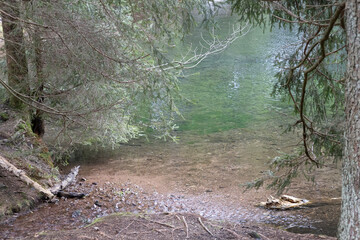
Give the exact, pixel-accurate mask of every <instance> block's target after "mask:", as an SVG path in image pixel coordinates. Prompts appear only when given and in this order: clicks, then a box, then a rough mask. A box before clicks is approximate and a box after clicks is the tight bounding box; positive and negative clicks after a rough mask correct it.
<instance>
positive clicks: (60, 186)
mask: <svg viewBox="0 0 360 240" xmlns="http://www.w3.org/2000/svg"><path fill="white" fill-rule="evenodd" d="M79 168H80V166H77V167H74V168H73V169H71V172H70V173H69V174H68V175H67V177H66V178H65V179H64V180H63V181H61V182H60V183H58V184H55V186H53V187H52V188H51V189H50V191H51V192H52V193H53V194H54V195H57V193H58V192H59V191H61V190H63V189H65V188H66V187H67V186H68V185H69V184H70V183H72V182H73V181H75V178H76V176H77V175H78V173H79Z"/></svg>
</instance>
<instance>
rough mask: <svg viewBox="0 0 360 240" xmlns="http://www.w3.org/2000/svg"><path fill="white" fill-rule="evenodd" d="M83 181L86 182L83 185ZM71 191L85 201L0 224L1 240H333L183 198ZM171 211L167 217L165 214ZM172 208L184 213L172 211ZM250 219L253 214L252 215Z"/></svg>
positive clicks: (107, 187) (117, 190) (123, 190)
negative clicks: (201, 208)
mask: <svg viewBox="0 0 360 240" xmlns="http://www.w3.org/2000/svg"><path fill="white" fill-rule="evenodd" d="M83 180H85V179H83ZM69 190H70V191H77V192H79V191H80V192H85V193H86V194H87V196H86V197H85V198H84V199H66V198H62V199H60V201H59V202H57V203H44V204H42V205H40V206H39V207H37V208H34V209H33V210H32V211H29V212H27V213H19V214H15V215H13V216H8V217H7V218H6V219H3V221H2V223H1V224H0V238H1V239H62V240H72V239H144V240H148V239H264V240H268V239H286V240H290V239H304V240H306V239H308V240H312V239H335V238H332V237H329V236H325V235H315V234H295V233H291V232H287V231H285V230H282V229H280V228H275V227H271V226H267V225H264V224H259V223H255V222H246V221H244V222H230V221H223V220H209V219H207V218H204V217H202V216H201V215H199V214H195V213H190V212H191V210H189V209H186V208H187V206H185V205H183V206H181V203H180V204H179V202H178V201H177V200H179V199H184V198H185V197H184V196H175V195H171V196H167V197H164V196H162V195H161V194H156V193H155V194H150V193H149V192H147V191H146V190H144V189H142V188H141V187H139V186H138V185H135V184H131V183H126V184H123V185H120V186H119V185H117V184H115V183H110V182H106V183H95V182H89V181H88V180H86V181H79V182H78V183H77V184H74V185H72V186H71V187H70V189H69ZM165 208H166V209H167V210H168V211H164V209H165ZM170 208H179V209H180V208H183V211H173V210H172V209H170ZM250 214H251V213H250ZM254 214H257V213H255V212H254Z"/></svg>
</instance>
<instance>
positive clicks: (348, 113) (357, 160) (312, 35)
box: [230, 0, 360, 240]
mask: <svg viewBox="0 0 360 240" xmlns="http://www.w3.org/2000/svg"><path fill="white" fill-rule="evenodd" d="M230 1H231V2H232V4H233V9H234V10H235V11H236V12H238V13H239V14H240V16H241V17H243V18H246V19H249V20H250V21H252V22H254V23H257V24H260V25H262V26H267V24H268V23H267V22H270V24H271V26H275V25H279V26H281V27H285V26H289V28H290V29H292V30H293V31H297V33H298V34H299V40H301V44H300V45H299V47H298V48H297V49H296V51H294V52H293V53H290V54H289V55H288V56H286V55H282V56H280V57H279V64H280V65H281V66H283V70H282V71H281V72H279V74H278V83H277V85H276V87H275V92H283V93H284V92H287V96H288V98H290V99H291V100H292V101H293V103H294V106H295V112H296V113H297V114H298V116H299V120H298V121H297V122H296V123H295V125H300V127H301V130H302V133H303V134H302V135H303V139H302V142H303V146H304V151H303V152H304V157H305V158H298V159H295V160H294V159H293V158H285V159H284V160H280V161H279V162H280V164H279V165H278V166H283V165H284V164H285V165H288V166H290V167H291V168H290V169H292V170H290V172H289V174H288V175H287V177H285V180H278V179H279V178H278V177H274V178H275V181H274V184H275V185H276V184H278V185H279V184H280V186H281V185H284V184H287V183H288V182H289V181H288V179H289V176H290V178H291V175H293V176H296V170H297V169H298V168H299V166H300V165H303V164H306V163H313V164H314V165H316V166H322V164H323V161H324V160H323V159H324V157H323V156H326V155H330V156H334V157H338V156H342V206H341V218H340V223H339V229H338V230H339V232H338V238H339V239H341V240H347V239H360V225H359V219H360V198H359V192H360V185H359V179H360V177H359V176H360V154H359V153H360V151H359V149H360V141H359V139H360V121H359V116H360V88H359V81H360V79H359V76H360V70H359V61H360V59H359V56H360V38H359V36H360V26H359V16H360V8H359V1H355V0H347V1H335V0H334V1H320V0H318V1H316V0H314V1H310V0H309V1H290V0H289V1H285V0H284V1H256V2H255V1H246V0H230ZM268 17H270V20H268V19H269V18H268ZM343 133H344V134H343ZM342 136H344V137H342ZM342 149H344V151H341V150H342ZM303 159H304V160H303ZM302 161H303V162H302ZM276 164H277V163H276ZM271 174H272V173H271Z"/></svg>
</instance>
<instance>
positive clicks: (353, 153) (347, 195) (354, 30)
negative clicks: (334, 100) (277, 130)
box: [339, 0, 360, 240]
mask: <svg viewBox="0 0 360 240" xmlns="http://www.w3.org/2000/svg"><path fill="white" fill-rule="evenodd" d="M359 5H360V4H359V0H347V2H346V34H347V51H348V65H347V82H346V92H345V113H346V129H345V155H344V159H343V177H342V206H341V219H340V224H339V238H340V239H341V240H347V239H360V66H359V65H360V6H359Z"/></svg>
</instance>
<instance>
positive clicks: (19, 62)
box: [0, 0, 30, 109]
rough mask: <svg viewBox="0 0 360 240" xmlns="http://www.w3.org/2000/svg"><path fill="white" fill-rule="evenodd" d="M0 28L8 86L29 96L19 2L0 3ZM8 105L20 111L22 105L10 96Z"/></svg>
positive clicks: (11, 0) (15, 0)
mask: <svg viewBox="0 0 360 240" xmlns="http://www.w3.org/2000/svg"><path fill="white" fill-rule="evenodd" d="M0 9H1V10H2V11H1V18H2V27H3V34H4V40H5V52H6V63H7V71H8V72H7V74H8V84H9V86H10V87H11V88H13V89H14V90H15V91H18V92H20V93H25V94H29V92H30V87H29V83H28V67H27V61H26V54H25V46H24V33H23V28H22V25H21V23H20V20H19V19H20V17H21V16H20V1H19V0H2V1H1V2H0ZM9 100H10V105H11V106H12V107H14V108H17V109H21V108H23V107H24V104H23V103H22V102H21V101H20V100H19V99H18V98H16V97H15V96H13V95H11V96H10V99H9Z"/></svg>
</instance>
